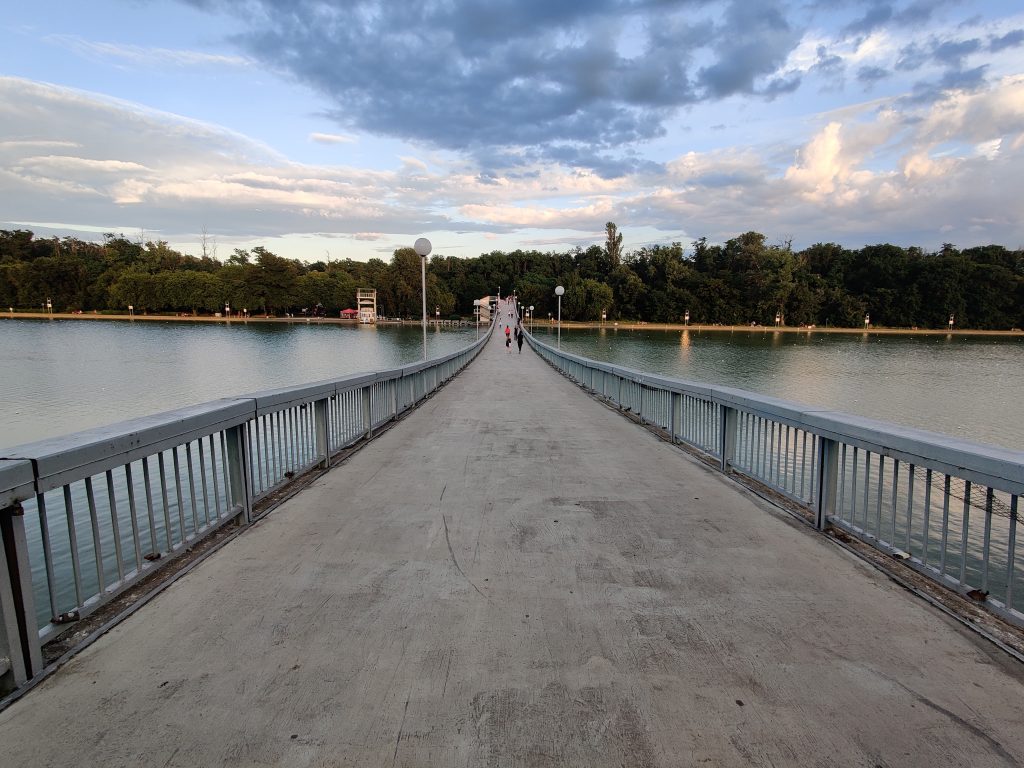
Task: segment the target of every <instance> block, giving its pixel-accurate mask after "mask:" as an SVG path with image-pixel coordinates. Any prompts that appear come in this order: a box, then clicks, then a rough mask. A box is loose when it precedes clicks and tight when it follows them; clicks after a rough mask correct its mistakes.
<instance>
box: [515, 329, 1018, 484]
mask: <svg viewBox="0 0 1024 768" xmlns="http://www.w3.org/2000/svg"><path fill="white" fill-rule="evenodd" d="M527 338H528V339H529V340H530V341H531V343H533V344H536V345H537V346H539V347H542V348H543V349H545V350H546V351H547V352H549V353H550V354H553V355H557V356H560V357H562V358H564V359H566V360H570V361H572V362H575V363H577V364H579V365H583V366H586V367H588V368H591V369H593V370H597V371H604V372H605V373H609V374H611V375H613V376H618V377H621V378H623V379H625V380H628V381H632V382H634V383H636V384H640V385H645V386H650V387H654V388H659V389H664V390H666V391H669V392H677V393H679V394H690V395H699V396H701V397H704V398H707V399H708V400H710V401H712V402H714V403H716V404H718V405H725V406H729V407H732V408H736V409H738V410H743V411H748V412H751V413H754V414H757V415H766V416H770V417H771V418H773V419H775V420H776V421H781V422H783V423H787V424H790V425H792V426H795V427H800V428H804V429H807V430H809V431H811V432H814V433H816V434H818V435H820V436H822V437H826V438H829V439H839V440H843V441H845V442H847V443H849V444H851V445H859V446H860V447H863V448H865V449H868V450H871V451H873V452H876V453H883V454H885V455H887V456H894V457H897V458H906V459H908V460H909V459H912V458H914V457H920V458H924V459H927V460H929V461H932V462H935V463H938V464H941V465H943V466H946V467H949V468H951V469H955V470H956V472H957V473H958V474H960V475H964V473H969V474H970V476H971V478H972V479H977V480H978V481H981V482H985V483H987V484H990V485H996V486H998V487H999V488H1001V489H1003V490H1006V491H1008V492H1011V493H1014V494H1021V493H1024V451H1015V450H1013V449H1010V448H1004V447H1002V446H996V445H989V444H985V443H976V442H973V441H969V440H964V439H962V438H958V437H953V436H950V435H945V434H942V433H940V432H929V431H928V430H923V429H918V428H915V427H905V426H901V425H897V424H892V423H890V422H885V421H880V420H877V419H871V418H868V417H866V416H858V415H856V414H851V413H846V412H844V411H838V410H834V409H831V408H822V407H820V406H813V405H807V404H804V403H798V402H794V401H790V400H783V399H781V398H776V397H771V396H769V395H762V394H758V393H756V392H751V391H747V390H742V389H737V388H735V387H726V386H718V385H714V384H704V383H700V382H696V381H689V380H686V379H679V378H674V377H670V376H663V375H658V374H651V373H646V372H644V371H638V370H635V369H632V368H627V367H625V366H620V365H615V364H613V363H607V362H602V361H598V360H591V359H590V358H587V357H583V356H581V355H574V354H572V353H570V352H566V351H564V350H560V349H556V348H555V347H552V346H551V345H549V344H545V343H544V342H542V341H540V340H538V339H537V338H536V337H534V336H532V335H531V334H529V333H527Z"/></svg>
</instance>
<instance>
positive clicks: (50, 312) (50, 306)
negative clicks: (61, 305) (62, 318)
mask: <svg viewBox="0 0 1024 768" xmlns="http://www.w3.org/2000/svg"><path fill="white" fill-rule="evenodd" d="M46 314H48V315H49V316H50V317H53V302H52V301H50V300H49V299H47V300H46Z"/></svg>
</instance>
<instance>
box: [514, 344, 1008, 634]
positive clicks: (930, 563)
mask: <svg viewBox="0 0 1024 768" xmlns="http://www.w3.org/2000/svg"><path fill="white" fill-rule="evenodd" d="M527 338H528V339H529V340H530V343H531V344H532V346H533V348H534V349H535V350H536V351H537V353H538V354H540V355H541V357H542V358H544V359H545V360H546V361H547V362H548V363H549V364H551V365H552V366H553V367H554V368H555V369H556V370H559V371H561V372H562V373H563V374H565V375H566V376H567V377H568V378H570V379H572V380H573V381H575V382H577V383H578V384H580V385H581V386H582V387H583V388H585V389H587V390H590V391H591V392H592V393H593V394H594V395H595V396H597V397H599V398H602V399H604V400H606V401H608V402H610V403H611V404H614V405H615V406H617V407H618V408H619V410H622V411H628V412H630V413H631V414H632V415H633V416H634V417H635V418H637V419H639V420H640V421H641V422H642V423H645V424H650V425H653V426H655V427H658V428H660V429H661V430H664V431H665V432H666V433H667V434H668V437H669V439H671V441H672V442H673V443H683V444H686V445H687V446H689V447H690V448H691V449H693V450H694V451H696V452H697V453H698V454H700V455H703V456H704V457H705V459H706V460H708V461H710V462H711V463H712V464H713V465H714V466H715V467H716V468H718V469H719V470H721V471H722V472H727V473H735V474H738V475H742V476H745V477H746V478H749V479H751V480H753V481H755V483H756V484H757V485H758V486H761V487H764V488H766V489H768V490H770V492H772V493H774V494H778V495H781V496H783V497H785V498H786V499H788V500H789V501H790V502H792V503H794V504H796V505H797V506H798V507H799V508H800V509H801V510H803V512H804V513H805V515H806V518H807V519H808V520H809V521H811V522H812V523H813V524H814V526H815V527H816V528H817V529H819V530H823V529H825V528H826V527H827V526H829V525H831V526H834V527H835V528H838V529H842V530H844V531H846V532H847V533H848V534H850V535H851V536H854V537H857V538H859V539H860V540H862V541H864V542H866V543H868V544H870V545H871V546H873V547H875V548H877V549H879V550H881V551H882V552H885V553H886V554H887V555H890V556H892V557H894V558H896V559H898V560H902V561H903V562H904V563H905V564H906V565H908V566H909V567H911V568H913V569H914V570H915V571H917V572H918V573H921V574H924V575H925V576H927V577H929V578H930V579H932V580H934V581H936V582H938V583H940V584H942V585H944V586H945V587H948V588H950V589H953V590H955V591H957V592H959V593H960V594H962V595H966V596H968V597H969V598H971V599H973V600H975V601H977V602H978V603H981V604H984V605H986V607H988V608H989V609H990V610H992V611H993V612H995V613H997V614H999V615H1000V616H1002V617H1003V618H1004V619H1007V620H1009V621H1011V622H1012V623H1014V624H1017V625H1019V626H1024V610H1022V608H1024V606H1022V602H1024V597H1022V595H1024V553H1022V552H1020V551H1019V550H1020V548H1018V546H1017V528H1018V511H1019V506H1020V497H1021V494H1024V452H1021V451H1013V450H1010V449H1006V448H999V447H996V446H989V445H981V444H977V443H971V442H968V441H966V440H959V439H956V438H953V437H948V436H946V435H941V434H937V433H933V432H926V431H923V430H918V429H912V428H908V427H901V426H897V425H893V424H888V423H885V422H880V421H875V420H872V419H867V418H863V417H860V416H853V415H850V414H846V413H841V412H838V411H831V410H826V409H822V408H817V407H813V406H807V405H801V404H799V403H793V402H788V401H785V400H779V399H776V398H772V397H766V396H763V395H758V394H755V393H752V392H746V391H743V390H738V389H732V388H729V387H717V386H708V385H703V384H698V383H694V382H688V381H682V380H679V379H673V378H668V377H663V376H656V375H652V374H648V373H644V372H641V371H636V370H632V369H629V368H623V367H620V366H616V365H611V364H608V363H602V362H597V361H594V360H589V359H587V358H585V357H580V356H578V355H572V354H569V353H567V352H564V351H561V350H558V349H555V348H553V347H551V346H549V345H547V344H543V343H541V342H539V341H538V340H537V339H536V338H533V337H532V336H529V335H528V336H527Z"/></svg>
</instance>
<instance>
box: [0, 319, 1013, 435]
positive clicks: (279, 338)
mask: <svg viewBox="0 0 1024 768" xmlns="http://www.w3.org/2000/svg"><path fill="white" fill-rule="evenodd" d="M535 332H536V334H537V336H538V338H540V339H541V340H544V341H554V340H555V334H554V329H553V328H551V327H550V326H547V324H546V323H545V324H543V325H541V324H538V326H537V328H536V329H535ZM475 334H476V330H475V328H473V327H468V328H441V329H432V330H430V331H429V332H428V334H427V342H428V354H429V355H430V356H432V357H433V356H438V355H442V354H445V353H447V352H451V351H454V350H456V349H458V348H460V347H462V346H464V345H465V344H468V343H470V342H471V341H472V340H473V338H474V337H475ZM562 346H563V348H565V349H566V350H567V351H570V352H574V353H576V354H580V355H584V356H587V357H591V358H594V359H597V360H604V361H607V362H611V363H615V364H617V365H624V366H627V367H630V368H635V369H638V370H644V371H650V372H652V373H659V374H664V375H668V376H675V377H679V378H683V379H690V380H694V381H699V382H702V383H717V384H723V385H728V386H733V387H738V388H741V389H748V390H751V391H754V392H759V393H763V394H768V395H772V396H775V397H780V398H784V399H787V400H794V401H797V402H802V403H808V404H812V405H820V406H823V407H827V408H832V409H836V410H841V411H847V412H850V413H856V414H859V415H863V416H868V417H871V418H876V419H881V420H883V421H890V422H894V423H897V424H904V425H908V426H914V427H919V428H921V429H928V430H931V431H934V432H942V433H945V434H949V435H954V436H957V437H962V438H966V439H969V440H974V441H977V442H984V443H992V444H996V445H1003V446H1006V447H1010V448H1017V449H1019V448H1021V447H1022V446H1024V402H1022V396H1021V393H1022V392H1024V340H1022V339H1021V338H1020V337H992V336H961V335H951V336H945V335H939V336H926V335H920V336H883V335H874V334H863V335H862V334H829V333H775V332H772V331H765V330H755V331H750V332H728V331H696V330H690V331H647V330H615V329H614V328H605V329H592V330H573V331H568V330H566V329H563V331H562ZM0 353H2V355H3V361H4V365H3V366H0V424H2V425H3V426H2V427H0V448H5V447H9V446H12V445H17V444H20V443H25V442H29V441H33V440H38V439H42V438H44V437H50V436H54V435H60V434H66V433H69V432H74V431H78V430H81V429H86V428H89V427H93V426H99V425H103V424H109V423H111V422H115V421H120V420H123V419H127V418H132V417H135V416H145V415H148V414H153V413H158V412H161V411H166V410H170V409H173V408H178V407H182V406H186V405H192V404H195V403H200V402H205V401H208V400H214V399H217V398H221V397H233V396H237V395H240V394H244V393H248V392H255V391H258V390H262V389H269V388H273V387H283V386H289V385H298V384H305V383H309V382H312V381H317V380H322V379H329V378H334V377H339V376H344V375H346V374H350V373H358V372H362V371H370V370H381V369H386V368H394V367H398V366H400V365H404V364H407V363H411V362H415V361H417V360H419V359H420V357H421V355H422V335H421V329H420V328H419V327H418V326H416V325H405V326H397V325H386V326H379V327H372V326H340V325H336V324H323V325H317V324H316V323H309V324H307V323H294V324H263V323H260V324H257V323H251V324H245V323H240V322H236V323H232V324H231V325H230V326H227V325H211V324H206V323H202V324H199V323H175V322H167V323H155V322H136V323H129V322H116V321H111V322H87V321H45V320H42V321H33V320H5V321H3V322H2V323H0ZM514 364H515V360H514V359H510V360H509V365H514Z"/></svg>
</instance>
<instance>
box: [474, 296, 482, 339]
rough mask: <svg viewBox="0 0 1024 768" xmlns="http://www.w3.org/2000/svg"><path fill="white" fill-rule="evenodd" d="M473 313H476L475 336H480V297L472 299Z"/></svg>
mask: <svg viewBox="0 0 1024 768" xmlns="http://www.w3.org/2000/svg"><path fill="white" fill-rule="evenodd" d="M473 314H474V315H476V337H477V338H478V339H479V338H480V299H473Z"/></svg>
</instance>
